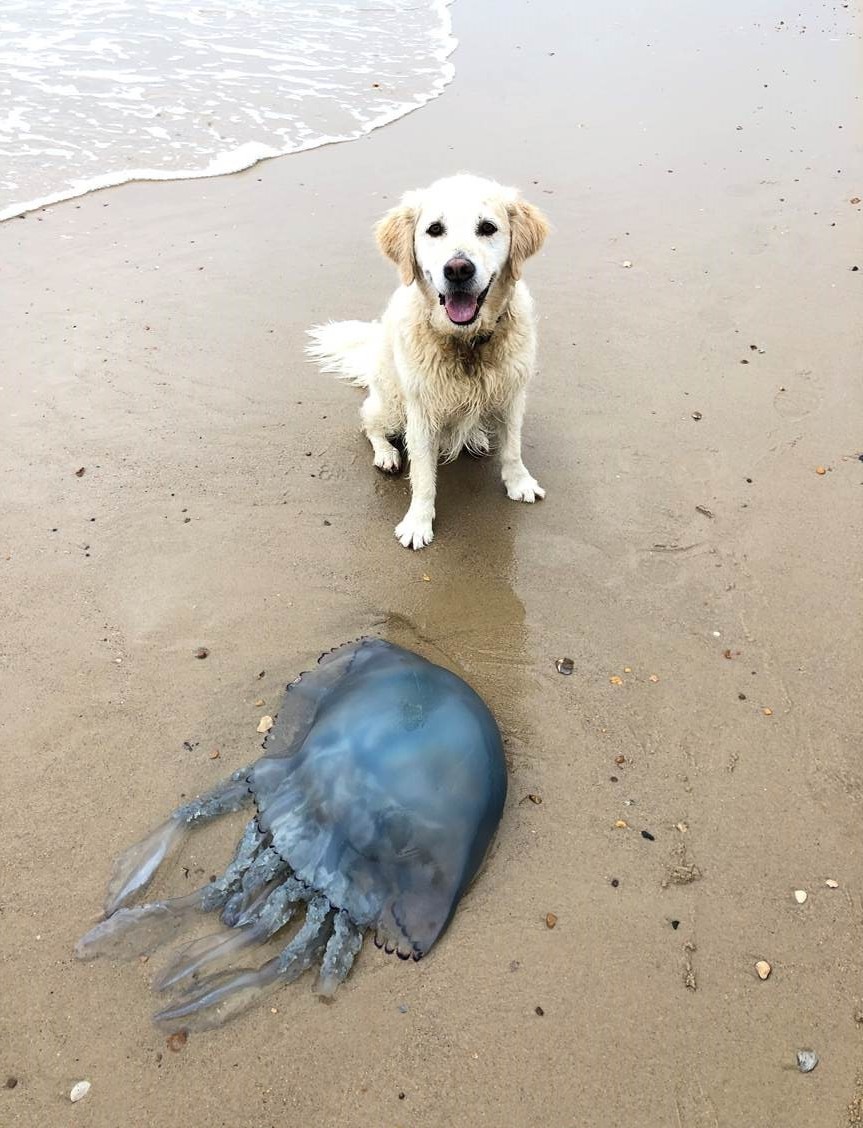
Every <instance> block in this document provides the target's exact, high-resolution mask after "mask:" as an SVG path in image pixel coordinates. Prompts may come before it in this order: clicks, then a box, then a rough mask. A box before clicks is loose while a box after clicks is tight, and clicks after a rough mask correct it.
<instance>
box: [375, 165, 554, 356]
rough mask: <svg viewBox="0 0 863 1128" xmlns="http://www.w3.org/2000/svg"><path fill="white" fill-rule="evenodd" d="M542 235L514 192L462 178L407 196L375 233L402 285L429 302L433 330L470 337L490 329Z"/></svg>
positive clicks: (536, 218) (535, 215) (541, 219)
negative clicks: (421, 293) (415, 288)
mask: <svg viewBox="0 0 863 1128" xmlns="http://www.w3.org/2000/svg"><path fill="white" fill-rule="evenodd" d="M547 232H548V223H547V221H546V219H545V216H543V214H542V212H540V211H539V210H538V209H537V208H535V207H534V206H533V205H532V204H528V203H527V202H526V201H525V200H522V199H521V197H520V196H519V194H518V192H517V191H516V190H515V189H514V188H504V187H502V186H501V185H500V184H496V183H495V182H494V181H492V180H482V179H480V178H479V177H476V176H468V175H464V174H462V175H460V176H452V177H448V178H447V179H445V180H438V181H436V182H435V183H434V184H432V185H431V186H430V187H429V188H424V189H421V190H419V191H414V192H408V193H406V194H405V196H404V197H403V198H402V201H401V203H400V204H399V205H398V207H395V208H393V209H392V211H390V212H388V213H387V215H385V216H384V218H383V219H382V220H381V221H380V223H379V224H378V226H377V230H376V234H377V238H378V243H379V245H380V247H381V250H382V251H383V252H384V254H385V255H386V256H387V257H388V258H391V259H392V260H393V262H394V263H396V265H397V266H398V268H399V272H400V273H401V277H402V281H403V282H404V284H405V285H406V286H409V285H410V284H411V283H412V282H415V283H416V284H417V285H418V286H419V287H420V288H421V289H422V290H423V291H424V292H425V294H426V295H427V296H428V299H429V302H430V304H431V305H432V306H433V309H432V323H433V324H434V325H435V327H436V328H437V329H439V330H443V331H446V332H451V333H469V334H471V335H474V334H476V333H477V332H478V331H482V329H483V328H486V327H489V326H491V325H493V324H494V322H495V321H496V319H497V317H498V316H499V313H500V311H501V310H502V308H503V307H504V305H505V303H506V299H507V297H508V296H509V292H510V290H511V288H512V285H513V283H514V282H516V281H517V280H518V279H519V278H520V277H521V270H522V266H523V265H524V261H525V259H527V258H530V256H531V255H533V254H536V252H537V251H538V250H539V248H540V247H541V246H542V243H543V240H544V239H545V236H546V234H547Z"/></svg>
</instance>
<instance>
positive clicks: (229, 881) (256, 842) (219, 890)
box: [201, 815, 266, 912]
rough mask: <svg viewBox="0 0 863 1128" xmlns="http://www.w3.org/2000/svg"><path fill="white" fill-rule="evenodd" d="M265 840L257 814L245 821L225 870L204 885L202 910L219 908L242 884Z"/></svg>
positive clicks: (209, 910)
mask: <svg viewBox="0 0 863 1128" xmlns="http://www.w3.org/2000/svg"><path fill="white" fill-rule="evenodd" d="M265 841H266V836H265V835H264V834H263V833H262V831H261V829H260V827H259V826H258V818H257V815H256V816H255V818H253V819H250V820H249V822H248V823H246V828H245V830H244V831H243V835H242V838H241V839H240V842H239V845H238V846H237V849H236V851H235V852H234V856H233V858H232V859H231V861H230V862H229V863H228V865H227V867H226V869H225V872H224V873H223V874H222V876H221V877H217V878H216V880H215V881H211V882H210V883H209V885H207V886H205V892H204V900H203V904H202V906H201V908H202V910H203V911H204V912H213V911H214V910H215V909H221V908H222V907H223V906H224V905H225V904H226V903H227V901H228V898H229V897H230V896H231V895H232V894H233V893H234V892H235V891H236V890H237V889H238V888H240V886H241V885H242V882H243V878H244V877H245V875H246V873H247V872H248V870H249V869H250V867H251V866H252V865H253V864H254V862H255V859H256V858H257V857H258V856H259V854H260V852H261V847H262V846H263V844H264V842H265Z"/></svg>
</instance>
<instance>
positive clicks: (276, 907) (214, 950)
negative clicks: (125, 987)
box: [153, 878, 312, 991]
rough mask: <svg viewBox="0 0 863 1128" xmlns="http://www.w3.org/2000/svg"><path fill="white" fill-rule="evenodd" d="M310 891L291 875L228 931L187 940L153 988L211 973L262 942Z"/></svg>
mask: <svg viewBox="0 0 863 1128" xmlns="http://www.w3.org/2000/svg"><path fill="white" fill-rule="evenodd" d="M311 895H312V894H311V893H310V892H309V890H308V889H307V888H306V886H304V885H303V884H302V882H300V881H297V880H296V879H295V878H289V879H288V880H287V881H286V882H285V883H284V884H282V885H280V886H278V887H277V888H276V889H275V890H272V891H271V892H270V894H269V896H268V897H267V899H266V901H265V902H264V903H263V904H262V905H260V906H259V907H258V911H257V912H256V913H255V915H254V916H249V918H248V919H247V920H245V921H238V922H237V924H236V925H235V926H234V927H233V928H232V929H230V931H228V932H217V933H214V934H212V935H210V936H203V937H202V938H201V939H199V940H194V941H193V942H192V943H191V944H187V945H186V947H185V948H183V949H182V950H181V951H180V952H179V953H178V954H177V955H176V956H175V957H174V959H173V960H172V961H171V962H170V963H169V964H168V965H167V967H165V968H164V970H163V971H162V972H161V973H160V974H159V975H158V976H157V977H156V979H155V980H154V981H153V990H154V991H165V990H167V989H168V988H169V987H175V986H176V985H177V984H178V983H180V982H182V980H184V979H189V978H190V977H191V976H196V975H200V974H201V973H202V972H207V973H212V972H214V971H216V969H217V968H219V967H221V966H224V965H225V964H226V963H229V962H230V961H231V960H232V959H233V957H234V956H235V955H236V954H237V952H241V951H243V949H244V948H251V947H252V946H253V945H254V944H262V943H263V942H264V941H265V940H268V939H269V938H270V937H271V936H273V935H274V934H275V933H276V932H278V931H279V929H281V928H284V926H285V925H286V924H287V923H288V921H289V920H290V919H291V917H292V916H293V915H294V913H295V912H296V909H297V905H298V904H300V903H301V902H302V901H304V900H308V898H309V897H310V896H311Z"/></svg>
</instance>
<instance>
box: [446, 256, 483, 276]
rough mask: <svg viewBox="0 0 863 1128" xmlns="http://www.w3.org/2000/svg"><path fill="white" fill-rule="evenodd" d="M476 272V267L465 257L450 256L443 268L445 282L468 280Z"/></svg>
mask: <svg viewBox="0 0 863 1128" xmlns="http://www.w3.org/2000/svg"><path fill="white" fill-rule="evenodd" d="M475 274H476V267H475V266H474V264H473V263H472V262H471V261H470V259H466V258H451V259H450V260H449V262H448V263H446V264H445V266H444V268H443V276H444V278H446V280H447V282H470V280H471V278H473V276H474V275H475Z"/></svg>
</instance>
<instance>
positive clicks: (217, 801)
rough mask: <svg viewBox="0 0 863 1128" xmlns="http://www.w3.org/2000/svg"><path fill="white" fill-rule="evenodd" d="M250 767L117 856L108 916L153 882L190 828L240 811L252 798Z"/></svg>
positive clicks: (113, 871) (231, 777) (176, 811)
mask: <svg viewBox="0 0 863 1128" xmlns="http://www.w3.org/2000/svg"><path fill="white" fill-rule="evenodd" d="M250 770H251V767H245V768H240V769H239V770H238V771H236V772H233V773H232V774H231V775H230V776H229V777H228V779H226V780H224V781H223V782H222V783H220V784H218V786H216V787H214V788H213V789H212V790H211V791H208V792H206V793H205V794H203V795H200V796H198V798H197V799H193V800H192V801H191V802H190V803H184V804H183V806H182V807H178V808H177V809H176V810H175V811H174V812H173V813H172V814H171V815H170V817H169V818H167V819H166V820H165V822H163V823H161V824H160V825H159V826H157V827H156V828H155V830H152V831H150V833H149V834H148V835H146V837H144V838H142V839H141V841H140V842H136V843H135V845H134V846H130V847H129V849H128V850H125V851H124V852H123V853H122V854H120V856H119V857H118V858H116V859H115V861H114V866H113V870H112V873H111V877H110V880H109V881H108V893H107V897H106V899H105V916H111V914H112V913H114V912H116V911H117V909H119V908H120V907H121V906H123V905H125V904H126V902H127V901H129V900H130V899H131V898H132V897H133V896H134V895H135V894H136V893H138V892H139V891H140V890H142V889H145V888H146V887H147V886H148V885H149V884H150V882H151V881H152V880H153V875H154V874H155V872H156V870H157V869H158V868H159V866H160V865H161V864H162V862H163V861H164V860H165V858H166V857H167V856H168V854H169V853H170V852H171V850H173V849H174V847H175V846H176V845H177V843H178V842H179V841H180V839H181V838H182V837H183V835H184V834H185V833H186V831H187V830H189V829H192V828H194V827H197V826H203V825H204V824H205V823H208V822H211V821H212V820H213V819H216V818H218V817H219V816H220V815H226V814H228V813H229V812H231V811H238V810H240V808H241V807H244V806H245V805H246V804H247V803H249V802H251V798H252V796H251V792H250V791H249V787H248V784H247V782H246V780H247V777H248V775H249V772H250Z"/></svg>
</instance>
